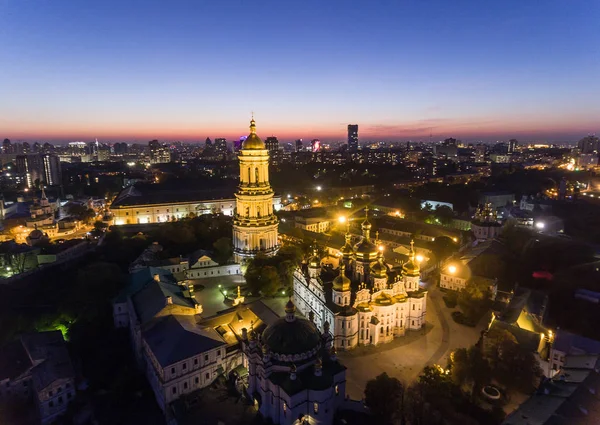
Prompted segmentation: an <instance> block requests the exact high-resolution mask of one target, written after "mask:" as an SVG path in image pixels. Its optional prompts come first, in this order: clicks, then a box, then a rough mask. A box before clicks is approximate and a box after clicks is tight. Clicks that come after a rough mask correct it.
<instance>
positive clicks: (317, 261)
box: [308, 245, 321, 269]
mask: <svg viewBox="0 0 600 425" xmlns="http://www.w3.org/2000/svg"><path fill="white" fill-rule="evenodd" d="M308 267H311V268H314V269H316V268H319V267H321V258H319V251H318V250H317V247H316V245H315V247H314V248H313V255H312V257H310V259H309V260H308Z"/></svg>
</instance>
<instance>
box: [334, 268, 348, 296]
mask: <svg viewBox="0 0 600 425" xmlns="http://www.w3.org/2000/svg"><path fill="white" fill-rule="evenodd" d="M350 283H351V282H350V279H348V278H347V277H346V267H345V266H344V263H343V262H341V261H340V274H339V275H337V276H336V277H335V279H333V289H334V290H335V291H349V290H350Z"/></svg>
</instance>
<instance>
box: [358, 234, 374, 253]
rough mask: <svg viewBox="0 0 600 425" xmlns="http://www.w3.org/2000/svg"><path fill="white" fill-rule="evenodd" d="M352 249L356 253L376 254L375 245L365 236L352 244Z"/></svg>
mask: <svg viewBox="0 0 600 425" xmlns="http://www.w3.org/2000/svg"><path fill="white" fill-rule="evenodd" d="M354 251H355V252H356V253H357V254H369V255H375V254H377V247H376V246H375V244H374V243H372V242H371V241H370V240H368V239H367V238H363V239H362V241H360V242H359V243H357V244H356V245H355V246H354Z"/></svg>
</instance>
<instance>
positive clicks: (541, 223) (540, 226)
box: [535, 221, 546, 230]
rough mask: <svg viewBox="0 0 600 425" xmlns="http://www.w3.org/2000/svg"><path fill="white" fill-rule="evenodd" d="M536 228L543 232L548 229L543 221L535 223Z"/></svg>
mask: <svg viewBox="0 0 600 425" xmlns="http://www.w3.org/2000/svg"><path fill="white" fill-rule="evenodd" d="M535 227H536V228H538V229H540V230H541V229H543V228H544V227H546V225H545V224H544V222H543V221H538V222H537V223H535Z"/></svg>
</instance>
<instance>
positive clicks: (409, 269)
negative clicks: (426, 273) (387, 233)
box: [402, 240, 421, 276]
mask: <svg viewBox="0 0 600 425" xmlns="http://www.w3.org/2000/svg"><path fill="white" fill-rule="evenodd" d="M414 245H415V241H412V240H411V241H410V252H409V254H408V261H407V262H406V263H404V265H403V266H402V270H403V271H404V273H405V274H407V275H408V276H419V275H420V273H421V269H420V267H419V265H418V264H417V260H416V259H415V250H414Z"/></svg>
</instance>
